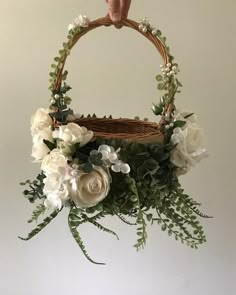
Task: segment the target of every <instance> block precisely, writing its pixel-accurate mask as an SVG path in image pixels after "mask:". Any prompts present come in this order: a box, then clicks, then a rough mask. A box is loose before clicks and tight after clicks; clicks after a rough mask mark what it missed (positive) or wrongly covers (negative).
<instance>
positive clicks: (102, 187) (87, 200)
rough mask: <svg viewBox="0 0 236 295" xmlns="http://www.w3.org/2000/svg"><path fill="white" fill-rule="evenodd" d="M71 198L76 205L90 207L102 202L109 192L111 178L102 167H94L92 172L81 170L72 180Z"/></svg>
mask: <svg viewBox="0 0 236 295" xmlns="http://www.w3.org/2000/svg"><path fill="white" fill-rule="evenodd" d="M71 188H72V189H71V199H72V200H73V201H74V203H75V204H76V206H78V207H82V208H88V207H92V206H95V205H96V204H97V203H99V202H101V201H102V200H103V199H104V198H105V197H106V196H107V195H108V193H109V190H110V178H109V175H108V174H107V173H106V171H105V170H104V169H103V168H101V167H94V170H93V171H92V172H90V173H85V172H83V171H79V174H78V176H77V177H76V178H74V179H72V180H71Z"/></svg>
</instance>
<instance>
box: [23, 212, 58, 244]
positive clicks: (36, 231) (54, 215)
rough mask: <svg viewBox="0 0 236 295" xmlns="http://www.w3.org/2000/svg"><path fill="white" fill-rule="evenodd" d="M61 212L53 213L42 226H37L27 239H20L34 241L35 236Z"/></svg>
mask: <svg viewBox="0 0 236 295" xmlns="http://www.w3.org/2000/svg"><path fill="white" fill-rule="evenodd" d="M60 211H61V210H55V211H53V212H52V213H51V214H50V215H49V216H47V217H46V218H45V219H44V220H43V221H42V222H41V223H40V224H38V225H37V227H36V228H35V229H33V230H32V231H31V232H30V233H29V234H28V236H27V237H26V238H22V237H18V238H19V239H21V240H23V241H28V240H30V239H32V238H33V237H34V236H35V235H37V234H38V233H39V232H41V230H43V229H44V228H45V227H46V226H47V225H48V224H49V223H50V222H51V221H52V220H53V219H54V218H55V217H56V216H57V215H58V213H59V212H60Z"/></svg>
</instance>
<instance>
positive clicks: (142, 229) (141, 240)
mask: <svg viewBox="0 0 236 295" xmlns="http://www.w3.org/2000/svg"><path fill="white" fill-rule="evenodd" d="M137 224H138V225H139V227H138V228H137V235H138V239H137V243H136V244H135V245H134V247H135V248H136V250H137V251H139V250H140V249H141V248H142V249H143V248H144V247H145V246H146V240H147V232H146V227H147V225H146V222H145V219H144V214H143V212H142V211H141V210H140V211H139V212H138V217H137Z"/></svg>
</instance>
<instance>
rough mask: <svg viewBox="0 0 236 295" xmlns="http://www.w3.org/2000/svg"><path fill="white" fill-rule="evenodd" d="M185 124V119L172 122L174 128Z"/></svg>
mask: <svg viewBox="0 0 236 295" xmlns="http://www.w3.org/2000/svg"><path fill="white" fill-rule="evenodd" d="M185 124H186V121H181V120H177V121H175V122H174V128H176V127H180V128H182V127H183V126H184V125H185Z"/></svg>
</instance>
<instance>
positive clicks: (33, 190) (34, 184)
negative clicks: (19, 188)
mask: <svg viewBox="0 0 236 295" xmlns="http://www.w3.org/2000/svg"><path fill="white" fill-rule="evenodd" d="M44 178H45V175H44V174H43V173H40V174H39V175H38V176H37V177H36V179H35V180H34V181H30V180H26V181H25V182H21V183H20V185H23V186H28V187H27V189H25V190H24V191H23V195H24V196H25V197H26V198H27V199H28V200H29V201H30V202H31V203H34V202H35V200H37V199H44V198H45V195H44V193H43V187H44V183H43V180H44Z"/></svg>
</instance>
